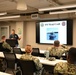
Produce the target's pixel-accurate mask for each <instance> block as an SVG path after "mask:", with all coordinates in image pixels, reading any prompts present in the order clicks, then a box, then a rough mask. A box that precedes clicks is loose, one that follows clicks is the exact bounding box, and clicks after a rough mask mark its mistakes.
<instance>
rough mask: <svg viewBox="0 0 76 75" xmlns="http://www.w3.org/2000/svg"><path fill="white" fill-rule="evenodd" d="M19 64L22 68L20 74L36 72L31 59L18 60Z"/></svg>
mask: <svg viewBox="0 0 76 75" xmlns="http://www.w3.org/2000/svg"><path fill="white" fill-rule="evenodd" d="M19 65H20V68H21V70H22V75H34V72H36V71H37V70H36V67H35V63H34V61H32V60H22V59H20V60H19Z"/></svg>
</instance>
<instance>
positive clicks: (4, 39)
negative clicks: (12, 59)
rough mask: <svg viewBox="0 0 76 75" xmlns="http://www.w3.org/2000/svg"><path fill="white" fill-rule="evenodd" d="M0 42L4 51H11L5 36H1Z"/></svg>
mask: <svg viewBox="0 0 76 75" xmlns="http://www.w3.org/2000/svg"><path fill="white" fill-rule="evenodd" d="M0 43H2V48H3V49H2V51H5V52H11V51H12V47H11V46H10V45H9V44H8V43H7V42H6V37H5V36H2V37H1V41H0Z"/></svg>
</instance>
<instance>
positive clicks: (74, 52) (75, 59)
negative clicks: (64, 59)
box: [68, 47, 76, 63]
mask: <svg viewBox="0 0 76 75" xmlns="http://www.w3.org/2000/svg"><path fill="white" fill-rule="evenodd" d="M68 58H69V61H70V62H72V63H76V48H75V47H71V48H70V49H69V51H68Z"/></svg>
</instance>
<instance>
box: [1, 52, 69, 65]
mask: <svg viewBox="0 0 76 75" xmlns="http://www.w3.org/2000/svg"><path fill="white" fill-rule="evenodd" d="M21 56H22V54H16V58H17V59H20V57H21ZM0 57H1V58H5V57H4V54H3V52H0ZM36 58H38V59H39V60H40V62H41V63H42V64H45V65H50V66H55V64H56V63H59V62H67V61H66V60H60V59H56V60H54V61H50V60H48V59H46V58H44V57H37V56H36Z"/></svg>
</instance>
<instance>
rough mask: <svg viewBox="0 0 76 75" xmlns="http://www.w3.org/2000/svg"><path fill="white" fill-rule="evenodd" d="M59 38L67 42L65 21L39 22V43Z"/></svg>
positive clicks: (63, 42) (62, 42) (50, 41)
mask: <svg viewBox="0 0 76 75" xmlns="http://www.w3.org/2000/svg"><path fill="white" fill-rule="evenodd" d="M55 40H59V41H60V44H67V21H66V20H63V21H50V22H49V21H48V22H40V43H48V44H49V43H51V44H53V43H54V41H55Z"/></svg>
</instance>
